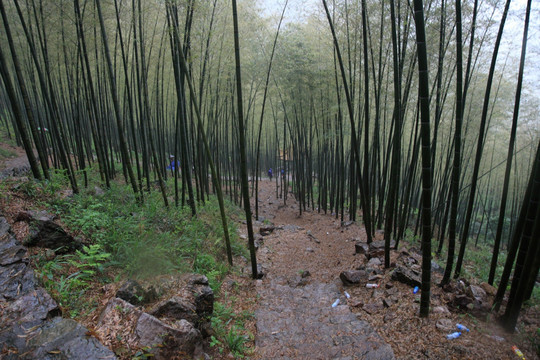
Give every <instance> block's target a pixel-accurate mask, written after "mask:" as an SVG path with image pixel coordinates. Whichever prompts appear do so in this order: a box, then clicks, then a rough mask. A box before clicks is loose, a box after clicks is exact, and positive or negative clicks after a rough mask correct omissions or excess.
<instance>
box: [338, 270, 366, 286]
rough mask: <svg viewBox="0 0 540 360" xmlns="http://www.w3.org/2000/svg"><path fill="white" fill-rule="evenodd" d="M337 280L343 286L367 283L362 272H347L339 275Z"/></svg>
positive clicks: (364, 273)
mask: <svg viewBox="0 0 540 360" xmlns="http://www.w3.org/2000/svg"><path fill="white" fill-rule="evenodd" d="M339 278H340V279H341V281H342V282H343V285H347V286H350V285H357V284H360V283H361V282H365V281H367V274H366V272H365V271H364V270H348V271H343V272H342V273H341V274H339Z"/></svg>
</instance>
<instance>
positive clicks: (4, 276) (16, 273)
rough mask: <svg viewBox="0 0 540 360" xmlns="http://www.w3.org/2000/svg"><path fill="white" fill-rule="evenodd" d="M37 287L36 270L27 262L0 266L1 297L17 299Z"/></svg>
mask: <svg viewBox="0 0 540 360" xmlns="http://www.w3.org/2000/svg"><path fill="white" fill-rule="evenodd" d="M35 287H36V279H35V278H34V271H33V270H32V269H31V268H29V267H28V265H27V264H25V263H22V262H18V263H15V264H11V265H7V266H1V267H0V299H2V298H3V299H6V300H15V299H17V298H19V297H20V296H21V295H24V294H26V293H28V292H29V291H32V290H34V288H35Z"/></svg>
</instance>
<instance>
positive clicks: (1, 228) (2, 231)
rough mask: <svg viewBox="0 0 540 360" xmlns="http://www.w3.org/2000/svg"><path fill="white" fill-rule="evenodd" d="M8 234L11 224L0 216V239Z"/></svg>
mask: <svg viewBox="0 0 540 360" xmlns="http://www.w3.org/2000/svg"><path fill="white" fill-rule="evenodd" d="M8 234H11V226H10V225H9V223H8V222H7V220H6V218H5V217H0V239H2V238H3V237H4V236H7V235H8Z"/></svg>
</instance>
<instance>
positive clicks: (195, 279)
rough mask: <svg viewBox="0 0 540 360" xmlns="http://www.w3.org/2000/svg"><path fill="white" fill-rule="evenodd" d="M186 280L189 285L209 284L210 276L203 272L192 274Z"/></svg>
mask: <svg viewBox="0 0 540 360" xmlns="http://www.w3.org/2000/svg"><path fill="white" fill-rule="evenodd" d="M186 282H187V283H188V284H189V285H208V278H207V277H206V276H204V275H202V274H190V275H188V277H187V279H186Z"/></svg>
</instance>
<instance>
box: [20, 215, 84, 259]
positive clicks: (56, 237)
mask: <svg viewBox="0 0 540 360" xmlns="http://www.w3.org/2000/svg"><path fill="white" fill-rule="evenodd" d="M54 219H55V216H54V215H52V214H49V213H47V212H45V211H21V212H20V213H19V214H18V215H17V218H16V220H17V221H26V222H28V224H29V226H30V234H29V235H28V238H27V239H26V240H25V241H24V245H26V246H39V247H43V248H48V249H53V250H55V251H56V252H57V253H59V254H65V253H68V252H70V251H74V250H80V249H82V244H81V243H80V242H79V241H76V240H75V239H74V238H73V236H71V235H69V234H68V233H67V232H66V231H65V230H64V229H63V228H62V227H61V226H60V225H58V224H57V223H55V222H54Z"/></svg>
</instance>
